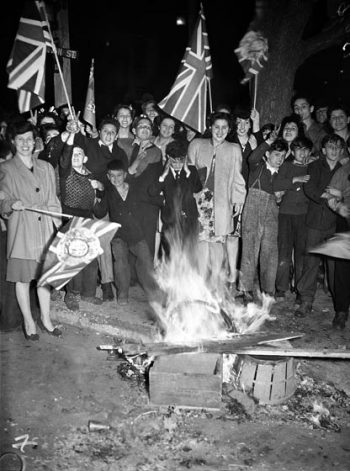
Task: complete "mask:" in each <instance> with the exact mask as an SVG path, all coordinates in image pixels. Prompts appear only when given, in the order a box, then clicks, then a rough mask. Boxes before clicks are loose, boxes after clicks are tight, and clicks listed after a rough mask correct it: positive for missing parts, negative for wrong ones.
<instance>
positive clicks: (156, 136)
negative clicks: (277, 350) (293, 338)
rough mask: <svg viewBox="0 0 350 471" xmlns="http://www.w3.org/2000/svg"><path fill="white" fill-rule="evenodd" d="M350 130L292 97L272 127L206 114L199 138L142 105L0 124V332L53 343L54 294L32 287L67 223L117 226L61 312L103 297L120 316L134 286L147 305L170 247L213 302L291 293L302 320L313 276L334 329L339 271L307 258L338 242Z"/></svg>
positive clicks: (349, 187)
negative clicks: (224, 295)
mask: <svg viewBox="0 0 350 471" xmlns="http://www.w3.org/2000/svg"><path fill="white" fill-rule="evenodd" d="M349 120H350V114H349V111H348V110H347V108H346V107H345V106H343V105H342V104H334V105H331V104H326V103H321V102H320V103H318V104H317V105H314V104H313V103H312V102H311V100H310V99H309V98H308V97H306V96H304V95H298V96H295V97H294V98H293V100H292V103H291V112H290V115H288V116H286V117H285V118H284V119H283V120H282V121H281V124H280V125H279V126H278V127H276V126H274V125H273V124H271V123H260V116H259V113H258V110H255V109H253V110H251V109H247V108H242V107H240V108H238V107H237V108H235V109H233V110H232V109H231V108H230V107H229V106H227V105H225V104H222V105H218V106H217V107H216V109H215V111H214V112H213V113H212V114H211V115H210V116H208V120H207V129H206V130H205V132H204V133H203V134H202V135H200V134H199V133H198V132H196V131H195V130H193V129H191V128H190V127H188V126H187V125H185V124H184V123H181V122H179V121H178V120H176V119H175V118H173V117H172V116H169V115H166V114H164V112H163V111H162V110H160V109H159V108H158V106H157V103H156V101H154V100H147V101H145V102H144V103H143V104H142V106H141V108H140V110H139V111H138V110H135V109H134V108H133V107H132V106H130V105H128V104H119V105H117V106H115V107H114V108H113V110H112V111H111V113H110V114H109V115H107V116H106V117H104V118H103V119H102V120H101V122H100V123H99V125H98V129H94V128H93V127H92V126H91V125H89V124H88V123H85V122H84V121H81V120H79V117H77V116H76V115H75V114H72V113H70V110H69V107H68V106H62V107H60V108H58V109H54V108H50V110H44V109H40V110H36V111H35V112H32V113H31V115H30V117H28V118H24V117H23V116H21V117H16V119H6V118H4V117H3V119H2V121H1V134H0V146H1V147H0V150H1V152H0V162H1V163H0V214H1V218H0V222H1V252H2V257H1V284H2V287H4V288H6V289H2V294H1V311H0V316H1V317H0V320H1V325H2V327H4V326H5V327H6V324H7V326H8V327H11V326H13V324H14V318H15V317H16V316H17V318H18V319H20V323H21V324H22V325H23V329H24V334H25V336H26V338H27V339H29V340H32V341H35V340H38V338H39V335H38V333H37V325H38V326H39V327H40V328H41V329H42V330H43V331H45V332H47V333H49V334H51V335H54V336H60V335H62V332H61V331H60V330H59V329H58V328H57V327H55V326H54V325H53V324H52V322H51V319H50V298H54V297H55V296H57V293H56V292H55V291H54V290H50V287H48V286H36V280H38V279H39V277H40V275H41V274H42V269H43V261H44V260H45V255H46V253H47V249H48V246H49V245H50V243H51V242H52V240H53V238H54V237H55V234H56V233H57V231H58V230H61V231H63V232H64V231H67V230H68V228H69V224H70V220H69V219H67V218H66V217H65V216H64V215H67V216H78V217H83V218H91V219H105V220H107V221H112V222H117V223H119V224H120V228H119V229H118V231H117V232H116V233H115V236H114V237H113V239H112V242H111V243H108V244H105V245H104V246H103V247H102V248H103V254H102V255H101V256H99V257H98V258H97V259H95V260H93V261H92V262H91V263H89V264H88V265H87V266H86V267H85V268H84V269H83V270H81V271H80V272H79V273H78V274H77V275H76V276H75V277H73V278H72V279H71V280H70V281H69V283H67V285H66V286H65V288H64V291H65V293H64V302H65V303H66V305H67V307H68V308H69V309H71V310H73V311H78V310H79V308H80V306H79V302H80V300H83V301H85V302H88V303H91V304H94V305H99V304H102V303H103V302H105V301H110V300H113V299H114V297H115V293H116V297H117V302H118V304H120V305H121V306H123V305H126V304H127V303H128V302H129V288H130V286H131V285H132V284H133V283H136V282H138V283H139V284H140V286H141V287H142V288H143V289H144V291H145V293H146V294H147V296H148V297H149V298H150V299H152V297H153V296H155V292H156V290H157V287H156V284H155V281H154V276H153V275H154V270H156V269H157V264H158V263H159V261H160V260H161V259H162V257H165V258H166V257H171V251H172V243H173V241H174V238H176V241H177V243H180V244H182V247H183V248H184V250H185V248H186V247H187V248H188V247H189V246H192V247H194V246H195V247H196V250H197V251H198V254H199V256H198V257H197V259H196V260H197V263H198V267H197V268H198V271H199V273H201V275H202V276H203V278H205V279H206V281H207V283H208V286H210V289H211V290H213V291H215V290H216V289H217V288H218V286H223V285H225V287H226V288H227V289H228V290H229V291H230V293H231V294H232V297H235V298H236V300H237V302H238V301H240V302H242V303H244V304H248V303H249V302H257V301H258V299H259V297H260V296H261V293H265V294H266V295H269V296H272V297H274V298H275V299H276V301H278V300H283V299H284V298H285V296H286V294H287V293H288V292H292V293H294V294H295V305H296V309H295V316H297V317H304V316H307V315H308V314H309V313H310V311H311V309H312V305H313V301H314V299H315V295H316V290H317V285H318V282H319V280H320V277H323V278H324V280H325V281H324V283H325V284H326V286H327V289H328V290H329V293H330V295H331V296H332V298H333V301H334V309H335V316H334V319H333V327H334V328H336V329H344V328H345V325H346V321H347V319H348V310H349V304H350V289H349V288H350V286H349V280H350V261H349V260H344V259H340V258H334V259H333V258H322V257H321V256H319V255H317V254H315V253H309V249H310V248H313V247H315V246H317V245H318V244H320V243H321V242H323V241H325V240H326V239H327V238H329V237H331V236H332V235H333V234H335V233H336V232H344V231H349V224H350V159H349V148H350V131H349V127H348V126H349ZM38 211H42V212H38ZM60 214H62V217H60V216H59V215H60ZM191 244H192V245H191ZM99 285H100V286H101V289H102V298H100V297H98V296H97V295H96V293H97V288H98V286H99ZM33 289H34V290H35V292H36V293H37V300H38V305H37V306H34V307H33V304H34V303H33V296H32V290H33ZM3 293H6V295H5V294H3ZM14 298H15V299H16V300H17V303H14V301H13V299H14ZM36 308H37V309H36ZM16 309H17V314H15V311H16ZM36 311H39V313H37V312H36ZM5 312H6V315H5ZM18 312H19V313H20V315H19V316H18ZM9 313H10V314H9ZM11 313H12V314H11Z"/></svg>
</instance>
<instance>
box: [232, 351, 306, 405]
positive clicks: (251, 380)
mask: <svg viewBox="0 0 350 471" xmlns="http://www.w3.org/2000/svg"><path fill="white" fill-rule="evenodd" d="M238 364H239V366H238V370H239V371H238V378H239V383H240V386H241V388H242V389H243V390H245V391H247V392H248V393H250V394H251V395H252V396H253V397H255V398H256V399H258V400H259V402H261V403H263V404H280V403H282V402H284V401H286V400H287V399H288V398H289V397H291V396H292V395H293V394H294V392H295V389H296V386H297V384H296V378H295V363H294V358H292V357H270V358H268V357H253V356H250V355H242V356H240V361H239V363H238Z"/></svg>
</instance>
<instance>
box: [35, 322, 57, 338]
mask: <svg viewBox="0 0 350 471" xmlns="http://www.w3.org/2000/svg"><path fill="white" fill-rule="evenodd" d="M37 323H38V326H39V329H40V330H41V332H46V333H47V334H49V335H53V336H54V337H61V335H62V331H61V330H60V329H59V328H58V327H54V329H53V330H49V329H48V328H47V327H45V326H44V324H43V321H42V320H41V319H38V321H37Z"/></svg>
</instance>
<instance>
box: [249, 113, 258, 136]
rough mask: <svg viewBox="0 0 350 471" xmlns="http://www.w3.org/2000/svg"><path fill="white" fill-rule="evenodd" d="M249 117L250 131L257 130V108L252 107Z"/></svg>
mask: <svg viewBox="0 0 350 471" xmlns="http://www.w3.org/2000/svg"><path fill="white" fill-rule="evenodd" d="M250 119H251V120H252V122H253V127H252V131H253V132H258V131H259V129H260V115H259V112H258V110H257V109H255V108H253V109H252V111H251V112H250Z"/></svg>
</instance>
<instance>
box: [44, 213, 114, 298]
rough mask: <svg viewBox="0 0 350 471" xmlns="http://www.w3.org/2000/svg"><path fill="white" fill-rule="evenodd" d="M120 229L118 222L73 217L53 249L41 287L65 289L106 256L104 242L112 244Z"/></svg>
mask: <svg viewBox="0 0 350 471" xmlns="http://www.w3.org/2000/svg"><path fill="white" fill-rule="evenodd" d="M119 227H120V224H118V223H116V222H109V221H105V220H102V219H101V220H100V219H97V220H95V219H87V218H81V217H76V216H75V217H73V218H72V219H71V221H70V222H69V223H68V224H67V225H66V226H64V227H63V228H62V229H61V230H60V231H59V232H58V233H57V235H56V237H55V239H54V240H53V242H52V244H51V245H50V247H49V250H48V253H47V256H46V259H45V262H44V266H43V274H42V276H41V277H40V279H39V281H38V286H44V285H51V286H53V287H54V288H55V289H57V290H59V289H61V288H62V287H63V286H64V285H65V284H67V283H68V282H69V281H70V280H71V279H72V278H73V277H74V276H75V275H77V274H78V273H79V272H80V271H81V270H82V269H83V268H85V267H86V266H87V265H88V264H89V263H90V262H92V260H94V259H95V258H96V257H98V256H99V255H101V254H102V253H103V249H102V247H101V241H102V240H103V241H104V242H105V243H106V244H108V243H109V242H110V241H111V240H112V238H113V237H114V234H115V233H116V231H117V230H118V229H119Z"/></svg>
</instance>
